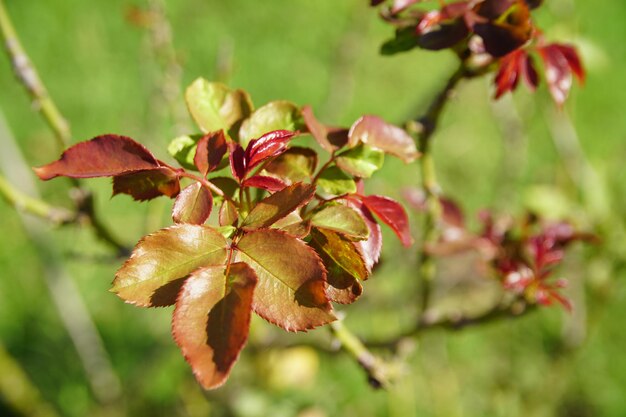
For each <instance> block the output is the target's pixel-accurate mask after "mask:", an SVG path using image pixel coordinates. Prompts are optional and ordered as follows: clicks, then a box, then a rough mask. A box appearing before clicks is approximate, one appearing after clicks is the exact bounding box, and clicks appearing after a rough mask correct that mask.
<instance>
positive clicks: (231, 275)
mask: <svg viewBox="0 0 626 417" xmlns="http://www.w3.org/2000/svg"><path fill="white" fill-rule="evenodd" d="M224 273H225V271H224V266H210V267H207V268H202V269H199V270H197V271H195V272H194V273H193V274H191V276H190V277H189V278H188V279H187V281H186V282H185V284H184V286H183V288H182V291H181V293H180V295H179V297H178V300H177V301H176V308H175V310H174V315H173V319H172V334H173V335H174V340H176V343H177V344H178V346H180V349H181V351H182V352H183V355H184V356H185V359H186V360H187V362H189V364H190V365H191V367H192V369H193V373H194V374H195V376H196V378H197V380H198V382H200V384H201V385H202V386H203V387H204V388H205V389H212V388H217V387H219V386H221V385H222V384H224V382H226V379H227V378H228V375H229V374H230V370H231V368H232V367H233V365H234V364H235V362H236V361H237V358H238V357H239V353H240V352H241V349H242V348H243V346H244V345H245V343H246V341H247V339H248V332H249V328H250V315H251V312H252V298H253V292H254V287H255V286H256V283H257V277H256V274H255V273H254V271H253V270H252V268H250V267H249V266H248V265H246V264H245V263H235V264H232V265H231V266H230V269H229V270H228V276H224Z"/></svg>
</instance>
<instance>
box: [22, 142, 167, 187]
mask: <svg viewBox="0 0 626 417" xmlns="http://www.w3.org/2000/svg"><path fill="white" fill-rule="evenodd" d="M159 166H161V164H159V162H158V161H157V160H156V158H155V157H154V155H152V153H150V151H149V150H147V149H146V148H145V147H144V146H143V145H141V144H140V143H138V142H135V141H134V140H132V139H131V138H128V137H126V136H118V135H103V136H98V137H96V138H93V139H91V140H89V141H86V142H81V143H78V144H76V145H74V146H72V147H70V148H69V149H67V150H66V151H65V152H63V154H62V155H61V158H60V159H59V160H57V161H54V162H52V163H50V164H47V165H44V166H42V167H39V168H34V170H35V173H36V174H37V176H38V177H39V178H41V179H42V180H49V179H52V178H54V177H58V176H64V177H72V178H92V177H112V176H114V175H120V174H124V173H127V172H132V171H140V170H146V169H153V168H158V167H159Z"/></svg>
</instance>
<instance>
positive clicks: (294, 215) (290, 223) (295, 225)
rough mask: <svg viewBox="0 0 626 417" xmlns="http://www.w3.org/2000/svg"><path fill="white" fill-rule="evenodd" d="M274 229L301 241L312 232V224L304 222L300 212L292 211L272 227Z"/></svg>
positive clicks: (307, 221)
mask: <svg viewBox="0 0 626 417" xmlns="http://www.w3.org/2000/svg"><path fill="white" fill-rule="evenodd" d="M272 227H273V228H275V229H279V230H282V231H283V232H286V233H289V234H290V235H292V236H295V237H297V238H300V239H304V238H305V237H307V236H308V235H309V232H310V231H311V222H310V221H309V220H302V217H300V215H299V214H298V211H297V210H296V211H292V212H291V213H289V214H288V215H286V216H285V217H283V218H282V219H280V220H278V221H277V222H276V223H274V224H273V225H272Z"/></svg>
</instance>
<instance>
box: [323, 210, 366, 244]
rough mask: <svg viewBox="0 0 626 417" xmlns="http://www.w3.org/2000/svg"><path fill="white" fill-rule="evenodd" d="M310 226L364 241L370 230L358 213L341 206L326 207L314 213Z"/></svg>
mask: <svg viewBox="0 0 626 417" xmlns="http://www.w3.org/2000/svg"><path fill="white" fill-rule="evenodd" d="M311 224H312V225H313V226H316V227H321V228H324V229H328V230H332V231H335V232H338V233H341V234H343V235H344V236H346V237H348V238H349V239H351V240H365V239H367V238H368V237H369V234H370V229H369V228H368V227H367V224H366V223H365V221H364V220H363V218H362V217H361V215H360V214H359V213H357V212H356V211H355V210H353V209H352V208H350V207H347V206H344V205H341V204H332V205H327V206H325V207H324V208H322V209H321V210H319V211H317V212H315V214H314V215H313V217H311Z"/></svg>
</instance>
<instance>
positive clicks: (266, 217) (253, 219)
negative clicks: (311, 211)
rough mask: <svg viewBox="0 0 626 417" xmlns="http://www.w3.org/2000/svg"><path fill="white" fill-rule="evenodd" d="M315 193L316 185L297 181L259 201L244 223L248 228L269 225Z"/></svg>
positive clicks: (302, 203) (306, 201) (307, 200)
mask: <svg viewBox="0 0 626 417" xmlns="http://www.w3.org/2000/svg"><path fill="white" fill-rule="evenodd" d="M314 195H315V186H314V185H311V184H304V183H301V182H299V183H296V184H293V185H290V186H288V187H285V188H284V189H282V190H281V191H278V192H276V193H274V194H272V195H271V196H269V197H266V198H264V199H263V200H261V201H259V203H257V205H256V206H254V208H253V209H252V210H251V211H250V214H248V217H246V218H245V219H244V221H243V223H242V227H243V228H244V229H247V230H252V229H258V228H261V227H269V226H271V225H272V224H274V223H275V222H276V221H278V220H279V219H281V218H283V217H285V216H286V215H288V214H289V213H291V212H292V211H294V210H295V209H297V208H298V207H300V206H303V205H305V204H306V203H308V202H309V201H310V200H311V198H313V196H314Z"/></svg>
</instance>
